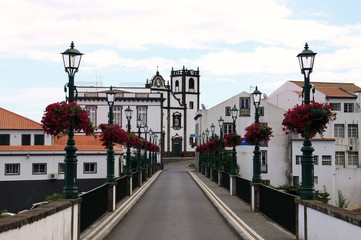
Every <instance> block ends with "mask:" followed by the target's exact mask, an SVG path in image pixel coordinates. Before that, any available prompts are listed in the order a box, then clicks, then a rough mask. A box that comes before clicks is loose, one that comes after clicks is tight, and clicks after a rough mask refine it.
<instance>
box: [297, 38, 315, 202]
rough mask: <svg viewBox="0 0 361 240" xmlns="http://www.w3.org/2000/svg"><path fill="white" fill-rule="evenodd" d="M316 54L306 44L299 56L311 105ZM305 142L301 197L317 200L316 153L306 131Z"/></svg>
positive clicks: (307, 98)
mask: <svg viewBox="0 0 361 240" xmlns="http://www.w3.org/2000/svg"><path fill="white" fill-rule="evenodd" d="M315 56H316V53H314V52H312V51H311V50H309V49H308V44H307V43H306V44H305V49H304V50H303V51H302V52H301V53H299V54H298V55H297V57H298V61H299V64H300V68H301V73H302V74H303V75H304V86H303V104H305V105H307V104H310V90H311V84H310V74H311V72H312V69H313V64H314V61H315ZM303 135H304V141H303V147H302V148H301V151H302V159H301V166H302V185H301V190H300V197H301V199H304V200H313V199H315V191H314V185H313V157H312V152H313V151H314V149H313V147H312V143H311V140H310V139H311V138H310V133H309V131H308V130H305V131H304V133H303Z"/></svg>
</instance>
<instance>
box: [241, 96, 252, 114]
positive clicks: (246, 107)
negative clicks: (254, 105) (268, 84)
mask: <svg viewBox="0 0 361 240" xmlns="http://www.w3.org/2000/svg"><path fill="white" fill-rule="evenodd" d="M250 102H251V99H250V98H249V97H240V98H239V115H240V116H250Z"/></svg>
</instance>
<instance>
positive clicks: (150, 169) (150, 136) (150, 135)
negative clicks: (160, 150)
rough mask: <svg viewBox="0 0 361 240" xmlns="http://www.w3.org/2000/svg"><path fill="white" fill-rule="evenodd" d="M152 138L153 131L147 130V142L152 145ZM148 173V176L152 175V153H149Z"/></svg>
mask: <svg viewBox="0 0 361 240" xmlns="http://www.w3.org/2000/svg"><path fill="white" fill-rule="evenodd" d="M152 137H153V131H152V129H149V142H150V143H152ZM148 167H149V169H148V172H149V176H150V175H151V174H152V152H151V151H149V159H148Z"/></svg>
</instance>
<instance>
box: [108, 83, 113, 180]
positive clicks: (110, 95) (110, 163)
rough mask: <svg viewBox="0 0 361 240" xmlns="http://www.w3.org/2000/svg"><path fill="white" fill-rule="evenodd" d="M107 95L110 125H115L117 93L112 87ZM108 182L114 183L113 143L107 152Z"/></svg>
mask: <svg viewBox="0 0 361 240" xmlns="http://www.w3.org/2000/svg"><path fill="white" fill-rule="evenodd" d="M106 95H107V102H108V106H109V113H108V123H109V124H113V119H114V114H113V105H114V101H115V92H114V91H113V87H112V86H110V90H109V91H107V92H106ZM106 181H107V182H109V183H110V182H114V181H115V180H114V150H113V143H112V142H110V143H109V145H108V151H107V178H106Z"/></svg>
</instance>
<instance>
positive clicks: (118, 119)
mask: <svg viewBox="0 0 361 240" xmlns="http://www.w3.org/2000/svg"><path fill="white" fill-rule="evenodd" d="M113 116H114V118H113V122H114V124H118V125H119V126H121V125H122V107H118V106H117V107H113Z"/></svg>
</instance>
